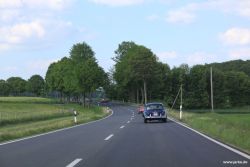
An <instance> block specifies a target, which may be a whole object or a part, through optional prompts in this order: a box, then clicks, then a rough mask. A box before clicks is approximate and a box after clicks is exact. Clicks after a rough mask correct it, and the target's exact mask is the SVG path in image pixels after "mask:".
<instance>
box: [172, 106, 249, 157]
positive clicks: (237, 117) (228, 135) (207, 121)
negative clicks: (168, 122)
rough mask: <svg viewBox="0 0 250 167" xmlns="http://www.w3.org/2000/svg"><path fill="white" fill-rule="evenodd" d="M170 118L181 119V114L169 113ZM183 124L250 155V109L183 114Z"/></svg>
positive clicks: (198, 111) (190, 111)
mask: <svg viewBox="0 0 250 167" xmlns="http://www.w3.org/2000/svg"><path fill="white" fill-rule="evenodd" d="M169 114H170V116H172V117H174V118H175V119H179V112H176V111H169ZM182 122H184V123H186V124H188V125H189V126H191V127H192V128H194V129H197V130H199V131H201V132H203V133H205V134H207V135H208V136H211V137H213V138H216V139H218V140H220V141H222V142H224V143H226V144H229V145H232V146H235V147H238V148H240V149H241V150H243V151H245V152H248V153H250V107H249V106H248V107H243V108H236V109H220V110H215V112H213V113H211V112H210V111H209V110H189V111H184V112H183V119H182Z"/></svg>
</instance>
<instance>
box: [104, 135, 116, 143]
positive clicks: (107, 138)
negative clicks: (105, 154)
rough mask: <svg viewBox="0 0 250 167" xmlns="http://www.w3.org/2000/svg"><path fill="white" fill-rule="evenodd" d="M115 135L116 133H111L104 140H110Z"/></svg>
mask: <svg viewBox="0 0 250 167" xmlns="http://www.w3.org/2000/svg"><path fill="white" fill-rule="evenodd" d="M113 136H114V134H111V135H109V136H108V137H106V138H105V139H104V140H106V141H107V140H109V139H110V138H111V137H113Z"/></svg>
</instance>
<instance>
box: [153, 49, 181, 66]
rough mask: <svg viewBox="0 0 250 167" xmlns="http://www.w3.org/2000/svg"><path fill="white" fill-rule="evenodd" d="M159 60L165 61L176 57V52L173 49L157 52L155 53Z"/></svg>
mask: <svg viewBox="0 0 250 167" xmlns="http://www.w3.org/2000/svg"><path fill="white" fill-rule="evenodd" d="M156 55H157V57H158V58H159V60H160V61H162V62H164V63H166V62H168V60H170V59H175V58H177V53H176V52H175V51H169V52H159V53H157V54H156Z"/></svg>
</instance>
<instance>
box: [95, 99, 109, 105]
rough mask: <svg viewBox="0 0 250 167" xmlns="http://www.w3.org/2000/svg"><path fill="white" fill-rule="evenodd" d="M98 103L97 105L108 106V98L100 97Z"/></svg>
mask: <svg viewBox="0 0 250 167" xmlns="http://www.w3.org/2000/svg"><path fill="white" fill-rule="evenodd" d="M98 105H99V106H109V100H108V99H101V100H100V101H99V102H98Z"/></svg>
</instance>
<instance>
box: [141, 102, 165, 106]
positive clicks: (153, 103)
mask: <svg viewBox="0 0 250 167" xmlns="http://www.w3.org/2000/svg"><path fill="white" fill-rule="evenodd" d="M155 104H157V105H163V104H162V103H159V102H152V103H147V104H145V105H146V106H147V105H155Z"/></svg>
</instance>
